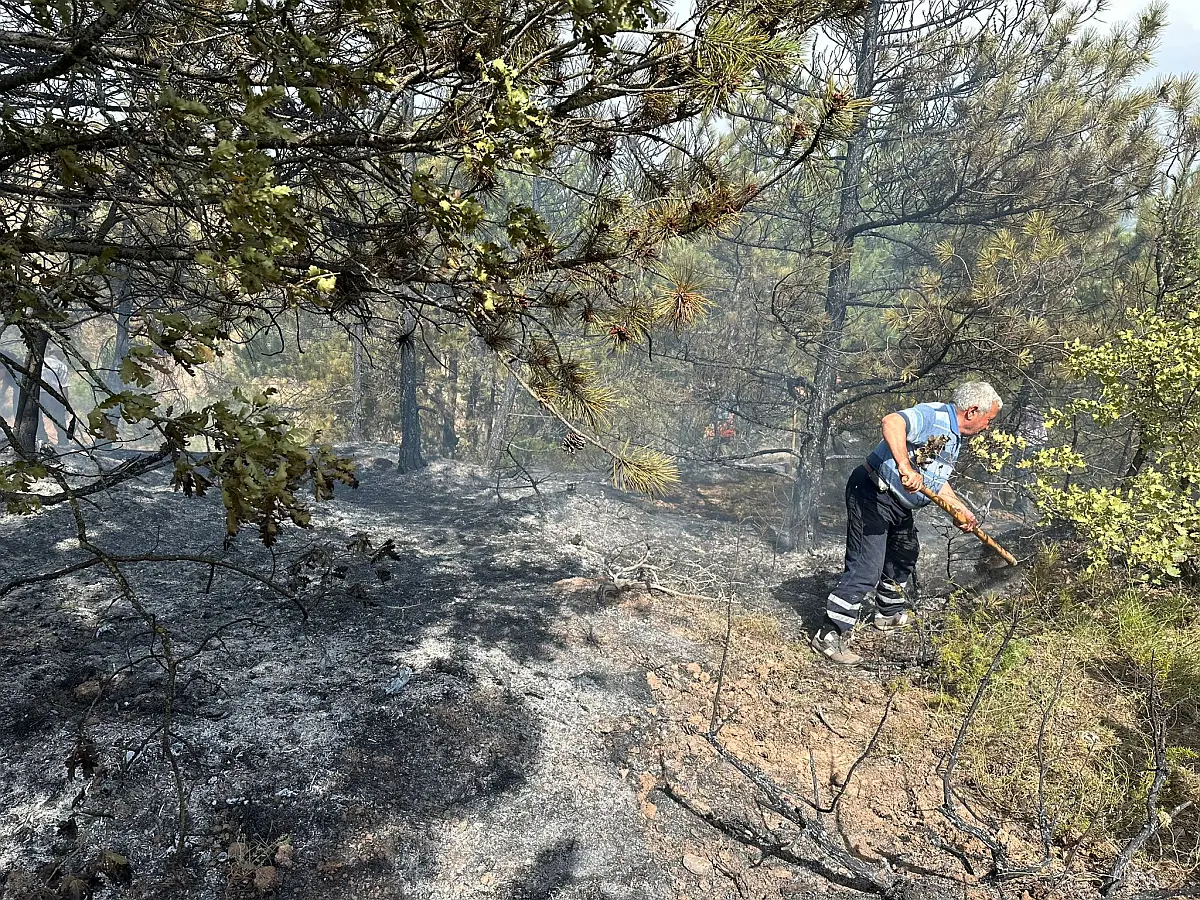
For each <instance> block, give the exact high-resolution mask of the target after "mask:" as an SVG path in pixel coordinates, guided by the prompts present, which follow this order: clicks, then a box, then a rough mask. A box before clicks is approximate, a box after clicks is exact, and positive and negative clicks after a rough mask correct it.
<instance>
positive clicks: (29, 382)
mask: <svg viewBox="0 0 1200 900" xmlns="http://www.w3.org/2000/svg"><path fill="white" fill-rule="evenodd" d="M49 343H50V335H49V334H48V333H47V332H45V331H32V332H27V333H26V334H25V347H26V352H25V370H26V371H27V372H28V373H29V375H28V376H22V377H21V379H20V383H19V385H18V395H17V414H16V421H15V423H14V428H13V432H14V433H15V434H16V437H17V450H18V451H19V452H20V453H22V454H25V455H29V454H32V453H34V452H35V451H36V450H37V441H38V430H39V429H40V428H41V424H42V407H41V403H40V399H41V393H42V386H41V383H40V379H41V377H42V369H43V368H44V366H45V362H46V347H47V345H48V344H49Z"/></svg>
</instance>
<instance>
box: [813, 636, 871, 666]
mask: <svg viewBox="0 0 1200 900" xmlns="http://www.w3.org/2000/svg"><path fill="white" fill-rule="evenodd" d="M811 646H812V648H813V650H815V651H816V652H817V653H820V654H821V655H822V656H824V657H825V658H827V659H830V660H832V661H833V662H835V663H837V664H838V665H839V666H857V665H858V664H859V663H861V662H862V661H863V658H862V657H861V656H859V655H858V654H857V653H855V652H854V651H853V650H851V649H850V648H849V647H847V646H846V636H845V635H843V634H841V633H839V632H838V631H837V629H830V630H828V631H821V630H818V631H817V633H816V634H814V635H813V638H812V643H811Z"/></svg>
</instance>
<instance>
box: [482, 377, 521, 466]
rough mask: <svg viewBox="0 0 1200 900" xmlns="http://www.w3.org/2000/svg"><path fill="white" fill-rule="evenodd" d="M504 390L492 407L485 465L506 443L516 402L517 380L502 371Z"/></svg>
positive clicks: (497, 454) (493, 460) (493, 459)
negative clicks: (509, 423)
mask: <svg viewBox="0 0 1200 900" xmlns="http://www.w3.org/2000/svg"><path fill="white" fill-rule="evenodd" d="M501 377H502V378H503V379H504V390H503V393H502V394H501V396H500V399H499V400H497V401H496V402H495V404H494V405H493V407H492V427H491V429H490V432H489V434H488V446H487V454H486V455H485V457H484V464H485V465H488V466H490V465H492V464H493V463H494V462H495V461H496V458H497V457H498V456H499V455H500V451H501V450H503V449H504V447H505V446H506V445H507V444H508V420H509V417H510V416H511V415H512V411H513V407H514V406H516V403H517V381H516V379H515V378H513V377H511V376H510V375H509V374H508V373H507V372H503V373H502V374H501Z"/></svg>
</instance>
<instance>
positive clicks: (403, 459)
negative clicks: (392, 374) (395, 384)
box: [398, 327, 425, 472]
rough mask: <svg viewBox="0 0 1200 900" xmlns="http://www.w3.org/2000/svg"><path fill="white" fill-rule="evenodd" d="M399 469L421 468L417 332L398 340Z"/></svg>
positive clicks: (406, 470)
mask: <svg viewBox="0 0 1200 900" xmlns="http://www.w3.org/2000/svg"><path fill="white" fill-rule="evenodd" d="M398 463H399V466H400V471H401V472H415V471H416V470H417V469H421V468H424V466H425V460H424V458H423V457H422V456H421V411H420V408H419V407H418V406H417V331H416V328H415V327H414V328H413V330H412V331H410V332H409V333H408V334H406V335H405V336H404V337H403V338H401V339H400V458H399V460H398Z"/></svg>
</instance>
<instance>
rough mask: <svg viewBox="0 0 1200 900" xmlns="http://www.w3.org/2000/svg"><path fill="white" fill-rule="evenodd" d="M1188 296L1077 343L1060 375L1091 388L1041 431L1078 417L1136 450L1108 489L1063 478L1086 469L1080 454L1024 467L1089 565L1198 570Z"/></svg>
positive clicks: (1197, 456)
mask: <svg viewBox="0 0 1200 900" xmlns="http://www.w3.org/2000/svg"><path fill="white" fill-rule="evenodd" d="M1194 300H1195V297H1188V298H1186V299H1185V298H1176V299H1175V300H1174V301H1173V303H1171V304H1169V305H1164V306H1163V307H1161V308H1160V309H1159V310H1133V309H1131V310H1129V311H1128V317H1129V325H1128V327H1126V328H1124V329H1122V330H1121V331H1119V332H1118V333H1117V334H1116V336H1115V337H1114V338H1113V339H1111V340H1107V341H1103V342H1100V343H1094V344H1088V343H1083V342H1077V343H1076V344H1074V345H1073V346H1072V347H1071V348H1070V350H1069V353H1068V357H1067V369H1068V371H1069V372H1070V374H1071V376H1072V377H1074V378H1075V379H1076V380H1078V381H1081V382H1089V383H1092V384H1095V385H1096V387H1097V390H1096V394H1095V396H1094V397H1083V398H1080V399H1076V400H1074V401H1072V402H1071V403H1069V404H1068V405H1066V406H1065V407H1063V408H1062V409H1060V410H1057V411H1055V412H1054V414H1053V415H1052V416H1051V418H1050V420H1049V421H1048V423H1047V424H1048V425H1049V426H1051V427H1053V426H1055V425H1058V426H1060V427H1061V426H1062V425H1064V424H1067V423H1071V422H1073V421H1074V420H1075V419H1076V417H1086V418H1087V419H1090V420H1091V421H1093V422H1095V423H1096V424H1098V425H1100V426H1112V425H1114V424H1116V423H1118V422H1120V423H1123V424H1129V425H1132V426H1133V428H1134V430H1135V433H1136V434H1137V437H1138V441H1139V447H1138V450H1137V456H1136V457H1135V462H1134V463H1133V464H1131V466H1130V471H1129V472H1127V473H1119V474H1118V477H1117V478H1116V479H1115V480H1114V482H1113V483H1111V484H1107V485H1105V484H1099V485H1097V484H1089V483H1088V482H1087V481H1082V483H1081V480H1080V479H1078V478H1073V479H1072V481H1071V483H1070V484H1068V485H1066V486H1065V487H1063V486H1062V484H1061V480H1060V477H1058V476H1061V475H1063V474H1068V473H1075V475H1078V474H1079V473H1081V472H1086V470H1087V468H1088V466H1087V463H1086V462H1085V458H1084V456H1083V455H1082V454H1080V453H1077V452H1074V451H1070V450H1069V449H1065V448H1063V447H1054V448H1049V449H1046V450H1043V451H1041V452H1039V453H1037V454H1035V455H1034V456H1033V457H1032V458H1031V459H1030V460H1029V461H1028V462H1027V463H1025V465H1026V466H1028V467H1032V468H1033V469H1034V470H1035V471H1036V472H1037V476H1038V477H1037V480H1036V481H1035V484H1034V495H1035V497H1036V499H1037V500H1038V503H1039V504H1040V505H1041V506H1042V508H1043V509H1045V510H1046V511H1047V512H1049V513H1050V514H1052V515H1054V516H1056V517H1058V518H1060V519H1063V520H1065V521H1068V522H1070V523H1071V524H1072V525H1073V526H1074V527H1075V528H1076V530H1077V531H1078V532H1079V534H1080V535H1081V537H1082V538H1083V540H1084V541H1085V544H1086V547H1087V550H1088V553H1089V554H1090V555H1091V557H1092V559H1093V561H1094V562H1095V564H1096V565H1100V566H1103V565H1108V564H1110V563H1116V562H1124V563H1127V564H1129V565H1131V566H1134V567H1137V568H1138V569H1139V570H1141V571H1142V572H1143V573H1144V575H1145V577H1147V578H1150V579H1153V580H1156V581H1159V580H1162V579H1164V578H1178V577H1180V576H1181V575H1182V574H1184V573H1185V572H1186V573H1190V574H1195V573H1197V572H1200V405H1198V404H1197V403H1196V402H1195V398H1196V397H1197V396H1198V395H1200V312H1197V311H1196V309H1195V308H1194V305H1193V304H1194Z"/></svg>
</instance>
